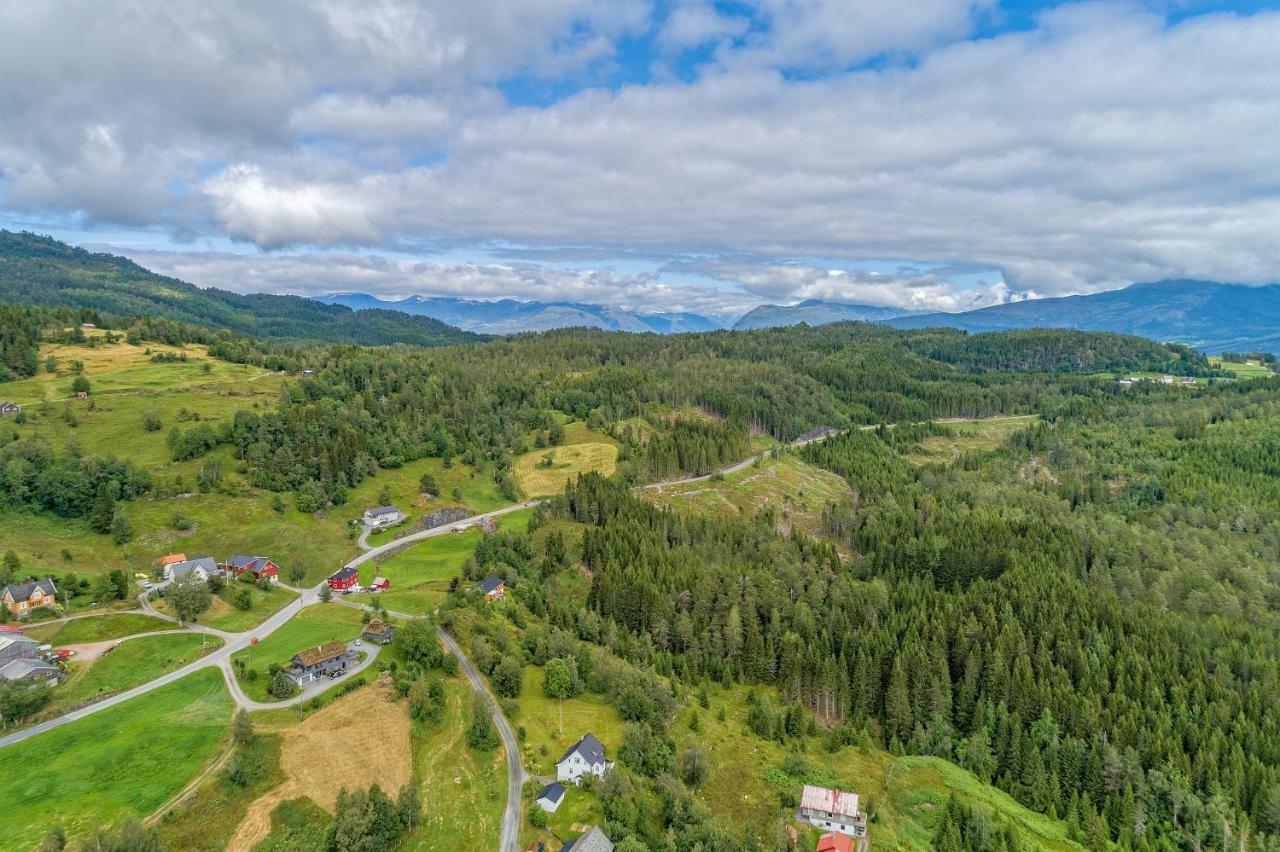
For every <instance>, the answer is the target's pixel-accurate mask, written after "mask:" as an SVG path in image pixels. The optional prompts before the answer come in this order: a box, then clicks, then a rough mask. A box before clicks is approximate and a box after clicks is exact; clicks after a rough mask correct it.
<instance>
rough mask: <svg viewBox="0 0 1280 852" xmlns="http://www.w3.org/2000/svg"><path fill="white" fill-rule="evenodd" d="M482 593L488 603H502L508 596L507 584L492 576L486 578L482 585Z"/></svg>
mask: <svg viewBox="0 0 1280 852" xmlns="http://www.w3.org/2000/svg"><path fill="white" fill-rule="evenodd" d="M480 591H482V592H484V599H485V600H487V601H500V600H502V599H503V598H504V597H506V594H507V584H506V583H505V582H503V581H502V578H501V577H495V576H493V575H490V576H488V577H485V578H484V582H483V583H481V584H480Z"/></svg>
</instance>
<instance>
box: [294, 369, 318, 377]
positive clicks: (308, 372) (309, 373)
mask: <svg viewBox="0 0 1280 852" xmlns="http://www.w3.org/2000/svg"><path fill="white" fill-rule="evenodd" d="M315 374H316V371H315V370H303V371H301V372H300V373H298V375H299V376H314V375H315Z"/></svg>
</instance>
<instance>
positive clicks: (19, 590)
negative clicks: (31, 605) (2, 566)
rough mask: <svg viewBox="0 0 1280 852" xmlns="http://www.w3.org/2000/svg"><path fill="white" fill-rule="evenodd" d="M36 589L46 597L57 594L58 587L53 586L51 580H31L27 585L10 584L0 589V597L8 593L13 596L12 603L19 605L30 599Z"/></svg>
mask: <svg viewBox="0 0 1280 852" xmlns="http://www.w3.org/2000/svg"><path fill="white" fill-rule="evenodd" d="M36 589H39V590H40V591H42V592H44V593H45V594H46V595H54V596H56V595H57V594H58V587H57V586H55V585H54V584H53V580H52V579H45V580H32V581H31V582H29V583H10V584H9V585H7V586H5V587H4V588H3V589H0V597H3V596H4V593H5V592H8V593H9V594H10V595H12V596H13V601H14V603H19V602H21V601H25V600H27V599H28V598H30V597H31V595H32V593H34V592H35V590H36Z"/></svg>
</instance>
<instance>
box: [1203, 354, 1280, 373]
mask: <svg viewBox="0 0 1280 852" xmlns="http://www.w3.org/2000/svg"><path fill="white" fill-rule="evenodd" d="M1209 363H1210V364H1212V365H1213V366H1214V367H1219V368H1221V369H1223V370H1230V371H1231V372H1233V373H1235V374H1236V376H1237V377H1238V378H1241V379H1257V378H1265V377H1267V376H1271V375H1274V371H1273V370H1272V369H1271V368H1270V367H1268V366H1266V365H1265V364H1263V363H1261V362H1260V361H1243V362H1242V361H1224V360H1222V358H1220V357H1218V356H1216V355H1211V356H1209Z"/></svg>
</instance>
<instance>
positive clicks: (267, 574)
mask: <svg viewBox="0 0 1280 852" xmlns="http://www.w3.org/2000/svg"><path fill="white" fill-rule="evenodd" d="M224 567H225V568H226V570H227V573H230V574H235V575H236V576H237V577H239V576H240V575H241V574H243V573H244V572H245V571H248V572H250V573H251V574H253V578H254V579H255V580H262V579H264V578H265V579H267V580H270V581H271V582H273V583H276V582H279V580H280V567H279V566H278V565H276V563H274V562H272V561H271V560H270V559H268V558H267V557H265V556H233V557H231V558H230V559H228V560H227V562H226V565H225V566H224Z"/></svg>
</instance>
